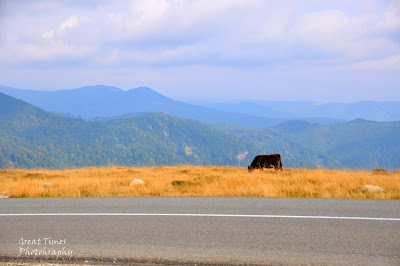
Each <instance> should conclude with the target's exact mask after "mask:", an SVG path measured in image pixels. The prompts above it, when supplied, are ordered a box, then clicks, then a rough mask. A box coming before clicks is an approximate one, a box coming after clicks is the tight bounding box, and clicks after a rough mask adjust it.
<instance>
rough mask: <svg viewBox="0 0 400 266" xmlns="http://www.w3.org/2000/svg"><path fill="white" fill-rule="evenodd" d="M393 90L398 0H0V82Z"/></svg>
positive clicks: (302, 95)
mask: <svg viewBox="0 0 400 266" xmlns="http://www.w3.org/2000/svg"><path fill="white" fill-rule="evenodd" d="M96 84H104V85H111V86H116V87H119V88H121V89H124V90H128V89H132V88H135V87H139V86H147V87H151V88H152V89H154V90H156V91H158V92H160V93H162V94H165V95H167V96H169V97H172V98H176V99H189V98H208V99H266V100H312V101H321V102H355V101H360V100H378V101H387V100H395V101H400V1H398V0H393V1H385V0H376V1H374V0H352V1H336V0H335V1H330V0H326V1H320V0H309V1H307V0H303V1H295V0H293V1H290V0H283V1H268V0H237V1H236V0H219V1H208V0H199V1H183V0H170V1H169V0H138V1H122V0H121V1H94V0H88V1H52V0H46V1H41V0H38V1H23V0H22V1H6V0H0V85H5V86H10V87H16V88H22V89H33V90H60V89H73V88H78V87H82V86H86V85H96Z"/></svg>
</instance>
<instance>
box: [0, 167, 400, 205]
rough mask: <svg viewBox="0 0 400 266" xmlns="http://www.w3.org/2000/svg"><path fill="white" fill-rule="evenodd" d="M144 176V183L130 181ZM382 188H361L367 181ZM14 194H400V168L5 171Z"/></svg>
mask: <svg viewBox="0 0 400 266" xmlns="http://www.w3.org/2000/svg"><path fill="white" fill-rule="evenodd" d="M133 179H141V180H143V181H144V182H145V184H142V185H130V183H131V181H132V180H133ZM367 184H368V185H375V186H379V187H382V188H383V189H384V191H383V192H368V191H366V192H362V191H361V190H360V188H361V187H362V186H363V185H367ZM1 194H2V195H8V196H10V197H109V196H207V197H209V196H217V197H218V196H222V197H228V196H238V197H317V198H357V199H400V172H393V173H385V172H382V173H373V172H367V171H339V170H308V169H285V170H284V171H275V170H264V171H262V172H261V171H259V170H255V171H254V172H252V173H248V172H247V169H244V168H235V167H213V166H207V167H202V166H176V167H148V168H126V167H109V168H85V169H76V170H62V171H57V170H54V171H53V170H0V195H1Z"/></svg>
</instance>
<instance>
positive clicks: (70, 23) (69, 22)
mask: <svg viewBox="0 0 400 266" xmlns="http://www.w3.org/2000/svg"><path fill="white" fill-rule="evenodd" d="M77 25H78V18H77V17H76V16H70V17H69V18H67V19H66V20H65V21H63V22H62V23H61V24H60V27H59V28H60V30H67V29H70V28H74V27H76V26H77Z"/></svg>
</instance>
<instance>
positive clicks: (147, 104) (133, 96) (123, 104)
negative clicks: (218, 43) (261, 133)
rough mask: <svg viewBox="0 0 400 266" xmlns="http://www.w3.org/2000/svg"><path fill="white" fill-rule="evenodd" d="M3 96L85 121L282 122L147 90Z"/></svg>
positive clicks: (102, 88)
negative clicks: (151, 117)
mask: <svg viewBox="0 0 400 266" xmlns="http://www.w3.org/2000/svg"><path fill="white" fill-rule="evenodd" d="M0 92H3V93H5V94H7V95H10V96H12V97H15V98H18V99H21V100H24V101H26V102H29V103H30V104H33V105H35V106H38V107H40V108H42V109H44V110H46V111H51V112H56V113H63V114H70V115H73V116H76V117H82V118H84V119H94V118H98V117H106V118H110V117H115V116H122V115H126V114H137V113H149V112H151V113H154V112H163V113H165V114H169V115H174V116H179V117H182V118H189V119H197V120H201V121H225V122H231V123H236V124H241V125H248V126H258V127H268V126H273V125H276V124H278V123H280V122H282V121H283V120H282V119H274V118H268V117H264V116H253V115H248V114H241V113H231V112H224V111H218V110H214V109H211V108H207V107H202V106H196V105H191V104H186V103H183V102H179V101H175V100H173V99H170V98H168V97H165V96H164V95H162V94H160V93H157V92H156V91H154V90H152V89H150V88H145V87H141V88H136V89H132V90H129V91H123V90H120V89H118V88H115V87H109V86H102V85H98V86H87V87H83V88H79V89H74V90H60V91H29V90H18V89H13V88H9V87H0Z"/></svg>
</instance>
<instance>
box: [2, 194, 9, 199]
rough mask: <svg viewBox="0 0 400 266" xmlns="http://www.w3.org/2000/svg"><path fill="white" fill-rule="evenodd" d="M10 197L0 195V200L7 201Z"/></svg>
mask: <svg viewBox="0 0 400 266" xmlns="http://www.w3.org/2000/svg"><path fill="white" fill-rule="evenodd" d="M9 197H10V196H7V195H0V199H8V198H9Z"/></svg>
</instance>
